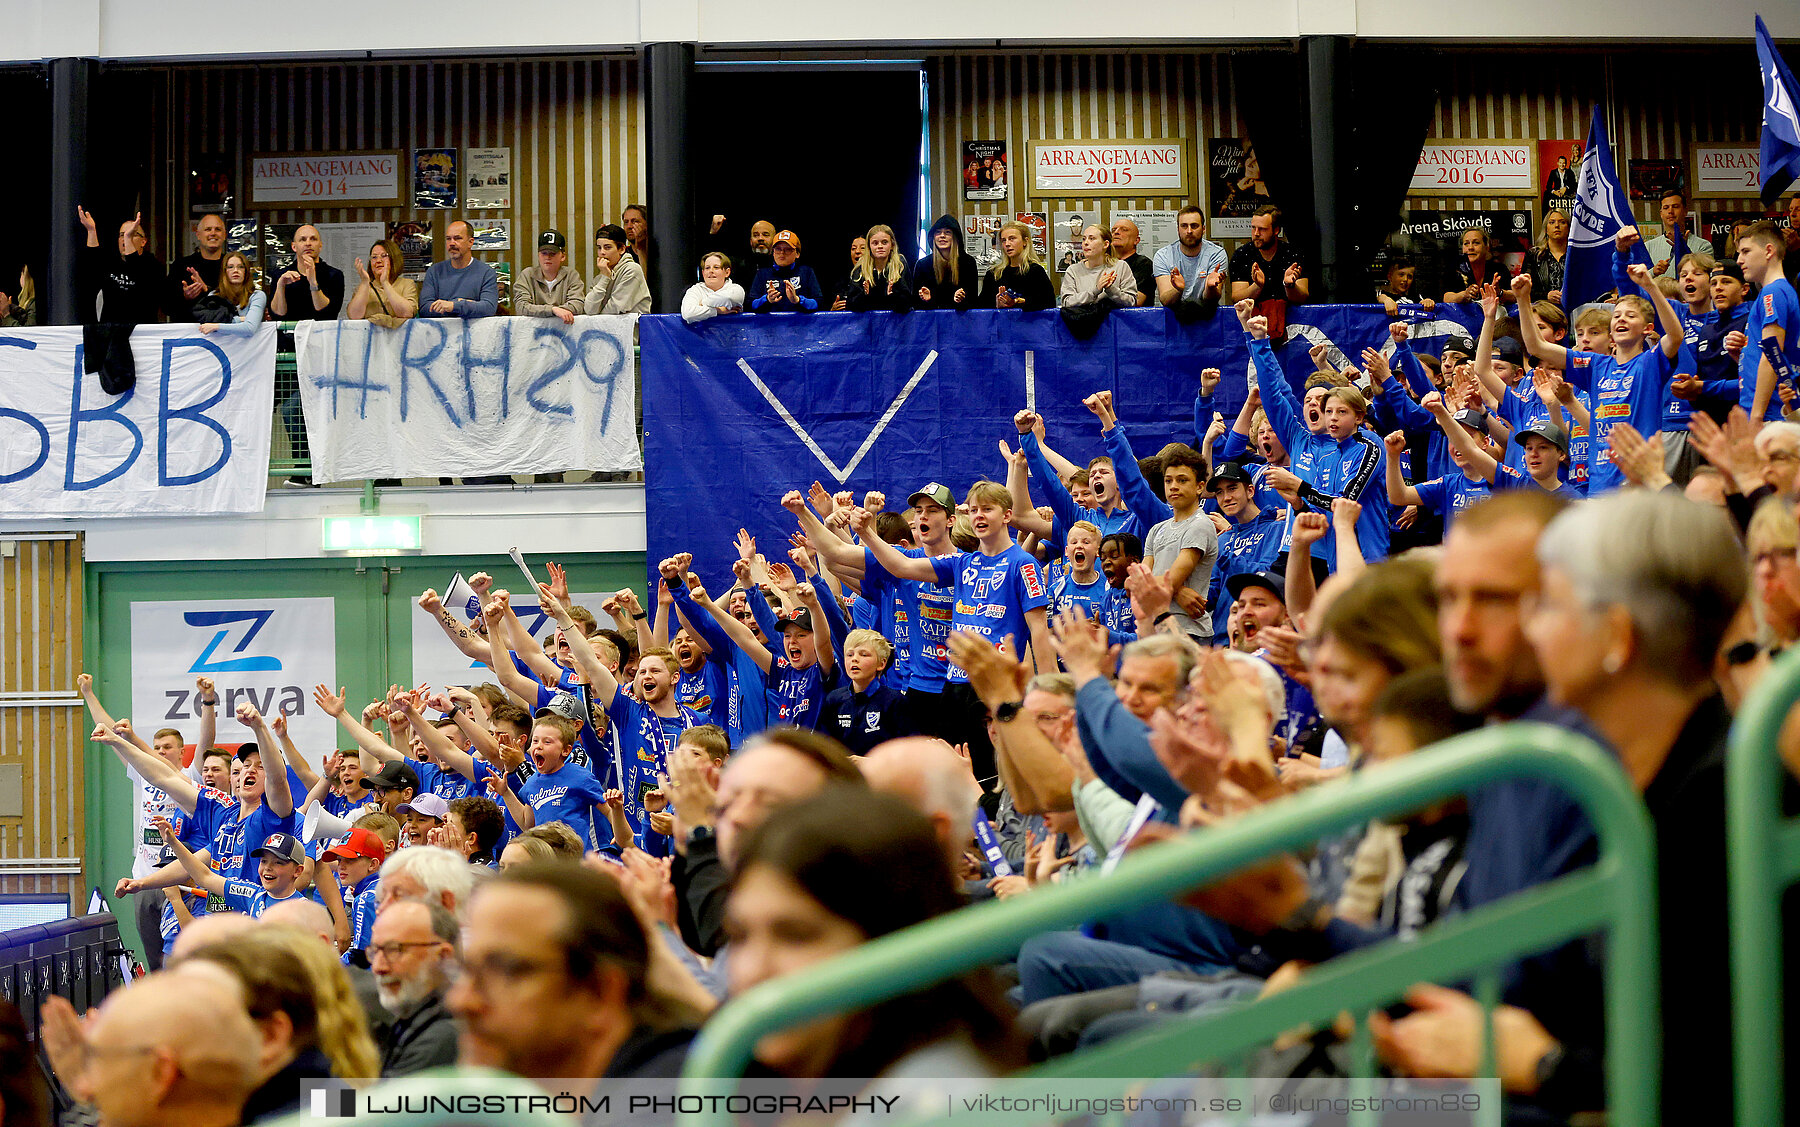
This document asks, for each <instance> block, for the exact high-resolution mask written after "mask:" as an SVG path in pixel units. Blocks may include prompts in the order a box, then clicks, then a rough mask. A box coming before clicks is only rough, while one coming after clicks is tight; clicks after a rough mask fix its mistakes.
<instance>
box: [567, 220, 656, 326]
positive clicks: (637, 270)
mask: <svg viewBox="0 0 1800 1127" xmlns="http://www.w3.org/2000/svg"><path fill="white" fill-rule="evenodd" d="M628 247H629V244H628V243H627V242H626V241H625V228H623V227H621V226H619V225H618V224H617V223H608V224H606V225H605V226H603V227H601V228H600V229H599V230H597V231H595V232H594V285H593V288H592V289H590V290H588V292H587V296H586V297H585V298H584V299H583V305H584V306H585V308H586V310H587V312H589V313H601V314H607V313H615V314H616V313H648V312H650V304H651V300H650V283H649V282H648V281H646V280H645V278H644V268H643V267H642V266H640V265H638V263H637V260H636V259H634V258H627V257H625V251H626V250H627V249H628Z"/></svg>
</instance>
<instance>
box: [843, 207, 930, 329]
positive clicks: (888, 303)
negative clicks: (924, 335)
mask: <svg viewBox="0 0 1800 1127" xmlns="http://www.w3.org/2000/svg"><path fill="white" fill-rule="evenodd" d="M910 269H911V267H910V266H909V265H908V264H907V261H906V256H905V255H903V254H901V253H900V251H899V249H898V242H897V240H896V239H895V238H894V229H893V228H892V227H889V226H888V225H887V224H885V223H877V224H876V225H875V226H873V227H871V228H869V235H868V246H867V247H866V248H865V249H864V250H863V252H862V254H861V255H860V256H859V257H858V258H857V260H856V265H855V266H853V267H851V268H850V277H849V279H848V280H847V281H845V282H844V289H843V292H841V293H839V294H838V297H837V300H836V301H834V302H832V304H831V308H833V309H839V310H842V309H848V310H849V311H850V312H852V313H866V312H868V311H869V310H871V309H894V310H900V309H911V308H912V304H913V295H912V291H911V290H910V289H908V288H907V284H906V275H907V273H908V271H909V270H910Z"/></svg>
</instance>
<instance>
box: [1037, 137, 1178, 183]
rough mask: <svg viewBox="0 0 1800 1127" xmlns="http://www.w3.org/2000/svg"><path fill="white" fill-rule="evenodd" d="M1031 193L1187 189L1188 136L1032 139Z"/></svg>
mask: <svg viewBox="0 0 1800 1127" xmlns="http://www.w3.org/2000/svg"><path fill="white" fill-rule="evenodd" d="M1031 194H1032V196H1033V197H1048V196H1061V197H1068V198H1075V197H1088V196H1180V195H1185V194H1187V142H1186V141H1185V140H1182V139H1179V138H1177V139H1174V140H1166V139H1163V140H1153V141H1138V140H1130V139H1120V140H1116V141H1033V142H1031Z"/></svg>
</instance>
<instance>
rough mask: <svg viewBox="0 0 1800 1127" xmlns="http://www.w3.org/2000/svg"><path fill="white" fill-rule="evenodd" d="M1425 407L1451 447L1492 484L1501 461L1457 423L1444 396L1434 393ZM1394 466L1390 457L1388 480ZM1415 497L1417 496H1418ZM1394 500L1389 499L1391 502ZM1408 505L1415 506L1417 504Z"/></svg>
mask: <svg viewBox="0 0 1800 1127" xmlns="http://www.w3.org/2000/svg"><path fill="white" fill-rule="evenodd" d="M1423 406H1424V408H1425V409H1426V410H1427V411H1430V412H1431V417H1432V418H1433V419H1435V420H1437V425H1438V429H1439V430H1441V431H1443V432H1444V437H1445V438H1448V439H1449V440H1450V445H1451V446H1453V447H1455V448H1456V449H1457V450H1458V451H1460V452H1461V453H1462V456H1463V461H1464V462H1466V463H1467V464H1468V466H1469V468H1470V469H1472V470H1474V471H1475V473H1476V474H1477V475H1479V476H1481V477H1484V478H1486V479H1487V480H1488V482H1489V484H1492V483H1493V480H1494V476H1495V475H1496V474H1498V473H1499V472H1500V461H1499V459H1497V458H1495V457H1494V456H1493V455H1492V454H1489V453H1488V452H1487V451H1486V450H1483V449H1482V448H1481V446H1480V445H1478V444H1477V443H1476V441H1475V438H1474V436H1473V435H1471V434H1470V433H1469V431H1468V428H1467V427H1465V426H1463V425H1462V424H1461V423H1459V422H1457V421H1456V417H1455V416H1454V415H1452V414H1451V413H1450V408H1449V407H1447V406H1445V405H1444V398H1443V396H1441V395H1438V394H1437V393H1436V392H1433V393H1432V394H1430V395H1427V396H1426V397H1425V402H1424V403H1423ZM1393 464H1394V460H1393V458H1391V457H1390V458H1389V459H1388V466H1389V467H1390V470H1389V473H1390V476H1389V479H1388V480H1390V481H1391V480H1393V478H1392V466H1393ZM1414 495H1415V496H1417V494H1414ZM1392 499H1393V498H1391V497H1390V498H1389V500H1392ZM1407 503H1408V504H1414V503H1415V502H1411V501H1409V502H1407Z"/></svg>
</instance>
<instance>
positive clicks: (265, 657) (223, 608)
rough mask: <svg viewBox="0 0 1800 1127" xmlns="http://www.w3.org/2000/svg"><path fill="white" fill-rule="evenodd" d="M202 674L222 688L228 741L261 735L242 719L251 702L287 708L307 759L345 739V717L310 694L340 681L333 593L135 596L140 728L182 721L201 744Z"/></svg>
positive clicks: (222, 738)
mask: <svg viewBox="0 0 1800 1127" xmlns="http://www.w3.org/2000/svg"><path fill="white" fill-rule="evenodd" d="M202 676H205V677H211V678H212V679H213V683H214V684H215V685H216V686H217V688H218V692H219V733H218V740H219V742H220V743H226V744H238V743H248V742H251V741H254V740H255V739H256V736H255V735H253V734H252V733H251V731H250V729H249V728H246V727H244V726H243V725H242V724H239V723H238V722H237V716H236V712H237V706H238V705H239V704H241V703H243V702H244V701H249V702H250V703H251V704H253V705H255V706H256V708H257V710H258V711H259V712H261V713H262V714H263V716H264V717H266V718H269V719H273V718H274V717H275V716H276V714H278V713H280V712H281V711H283V710H284V709H285V710H286V712H287V716H288V734H289V735H290V736H292V737H293V740H294V745H295V746H296V747H298V748H299V749H300V750H301V752H302V753H303V754H304V755H305V756H306V757H307V760H308V761H309V762H313V763H317V762H318V761H319V760H320V758H321V757H323V756H324V755H325V754H326V753H328V752H330V751H331V750H332V749H333V748H336V747H337V746H339V745H338V726H337V721H335V720H333V719H332V718H331V717H329V716H327V715H325V714H324V713H323V712H320V711H319V710H318V708H317V706H315V705H314V704H313V699H312V691H313V686H314V685H320V684H324V685H330V686H331V687H332V690H333V691H334V692H335V691H336V690H337V687H338V681H337V629H336V623H335V621H334V619H333V600H331V599H328V598H324V599H183V600H177V601H175V602H168V603H132V604H131V707H132V713H131V724H132V727H134V728H136V729H137V730H138V732H139V733H140V734H141V735H143V736H144V737H145V738H148V737H149V735H150V733H152V732H154V731H156V730H157V729H158V728H179V729H180V730H181V734H182V736H183V737H184V738H186V740H187V741H188V742H189V743H193V742H194V741H195V740H196V739H198V738H199V734H200V720H199V709H198V708H197V707H196V705H195V701H194V680H195V678H197V677H202ZM371 688H372V686H359V687H358V691H359V692H368V691H370V689H371ZM362 703H363V702H358V703H355V704H352V705H351V707H353V708H361V707H362ZM297 797H298V796H297Z"/></svg>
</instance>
